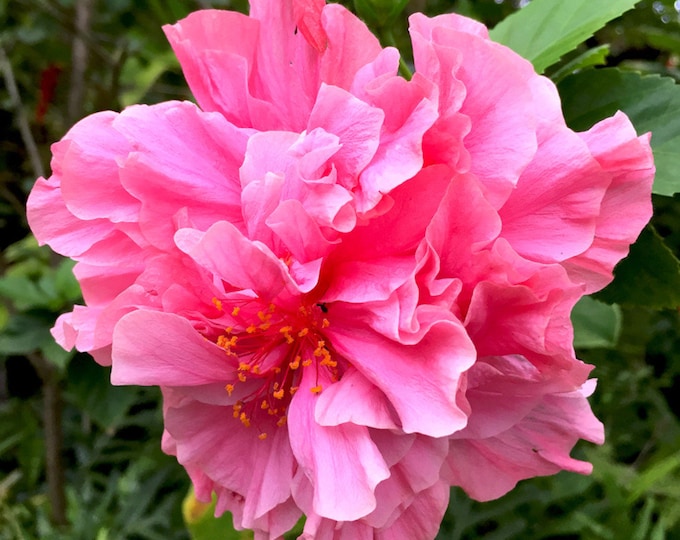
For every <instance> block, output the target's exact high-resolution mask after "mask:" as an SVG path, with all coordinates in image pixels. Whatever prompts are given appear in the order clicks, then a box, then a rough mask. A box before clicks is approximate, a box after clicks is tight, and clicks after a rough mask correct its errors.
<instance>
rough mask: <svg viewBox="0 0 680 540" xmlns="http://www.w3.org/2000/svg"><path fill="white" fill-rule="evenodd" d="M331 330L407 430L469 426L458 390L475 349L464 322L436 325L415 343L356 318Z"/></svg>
mask: <svg viewBox="0 0 680 540" xmlns="http://www.w3.org/2000/svg"><path fill="white" fill-rule="evenodd" d="M327 334H328V336H329V337H330V339H331V342H332V343H333V346H334V348H335V349H336V350H337V351H338V352H339V353H340V354H341V355H342V356H344V357H345V358H347V359H348V360H349V361H350V362H352V364H353V365H354V366H355V367H356V368H357V369H358V370H359V371H360V372H361V373H362V374H363V375H364V376H365V377H366V378H367V379H368V380H369V381H371V382H372V383H373V384H374V385H375V386H376V387H378V388H379V389H380V390H382V392H383V393H384V394H385V395H386V396H387V398H388V399H389V400H390V403H391V404H392V406H393V407H394V409H395V411H396V413H397V415H398V416H399V419H400V422H401V428H402V430H403V431H404V432H405V433H422V434H424V435H429V436H431V437H443V436H446V435H450V434H451V433H454V432H456V431H457V430H459V429H461V428H462V427H464V426H465V424H466V422H467V415H466V413H465V412H464V411H463V410H461V408H460V406H459V404H458V403H457V400H456V394H457V391H458V385H459V383H460V378H461V374H462V373H463V372H464V371H465V370H466V369H468V368H469V367H470V366H471V365H472V363H473V362H474V360H475V351H474V348H473V347H472V345H471V344H470V343H469V341H468V338H467V335H466V334H465V333H464V331H462V329H461V328H460V326H459V325H456V324H455V323H454V322H452V321H440V322H439V323H437V324H433V325H431V327H429V328H427V329H426V332H425V333H424V336H423V337H422V339H421V340H420V341H419V342H418V343H416V344H413V345H402V344H400V343H396V342H394V341H391V340H389V339H387V338H385V337H383V336H381V335H379V334H377V333H376V332H374V331H372V330H370V329H367V328H364V327H361V326H358V325H357V324H356V322H354V323H352V322H351V320H350V319H347V320H343V321H342V322H341V321H338V322H337V323H336V322H335V319H334V324H333V325H331V327H330V328H328V330H327Z"/></svg>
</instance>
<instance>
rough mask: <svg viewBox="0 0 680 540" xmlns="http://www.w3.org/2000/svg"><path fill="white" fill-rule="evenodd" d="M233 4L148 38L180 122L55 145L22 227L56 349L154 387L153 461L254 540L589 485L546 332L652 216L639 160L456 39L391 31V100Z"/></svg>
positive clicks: (509, 55) (361, 528)
mask: <svg viewBox="0 0 680 540" xmlns="http://www.w3.org/2000/svg"><path fill="white" fill-rule="evenodd" d="M251 4H252V6H251V14H250V16H249V17H247V16H245V15H241V14H237V13H231V12H226V11H201V12H197V13H194V14H192V15H190V16H189V17H187V18H186V19H184V20H182V21H180V22H179V23H177V24H176V25H173V26H168V27H166V29H165V30H166V34H167V36H168V38H169V40H170V42H171V44H172V46H173V48H174V50H175V52H176V54H177V56H178V58H179V60H180V62H181V64H182V67H183V69H184V72H185V75H186V78H187V81H188V82H189V85H190V87H191V89H192V91H193V93H194V95H195V97H196V99H197V102H198V106H196V105H194V104H192V103H188V102H168V103H162V104H159V105H154V106H150V107H147V106H135V107H130V108H128V109H125V110H124V111H122V112H121V113H113V112H103V113H98V114H95V115H92V116H90V117H88V118H86V119H84V120H82V121H81V122H79V123H78V124H76V125H75V126H74V127H73V128H72V129H71V130H70V131H69V133H67V135H66V136H65V137H64V138H63V139H62V140H61V141H60V142H58V143H56V144H55V145H54V147H53V153H54V158H53V161H52V170H53V174H52V176H51V177H50V178H48V179H42V178H41V179H39V180H38V182H37V183H36V185H35V187H34V189H33V191H32V193H31V196H30V199H29V204H28V215H29V221H30V224H31V227H32V229H33V231H34V232H35V234H36V236H37V237H38V239H39V241H40V242H41V243H47V244H49V245H50V246H52V247H53V249H55V250H56V251H58V252H59V253H62V254H63V255H66V256H68V257H72V258H74V259H75V260H77V261H78V263H77V265H76V267H75V273H76V277H77V278H78V280H79V282H80V284H81V286H82V290H83V296H84V300H85V306H75V307H74V310H73V312H71V313H67V314H64V315H62V316H61V317H60V319H59V320H58V321H57V324H56V326H55V328H54V335H55V337H56V339H57V340H58V341H59V343H60V344H62V345H63V346H64V347H66V348H70V347H73V346H75V347H76V348H77V349H78V350H81V351H88V352H90V353H91V354H92V355H93V356H94V357H95V359H97V361H99V362H100V363H102V364H105V365H109V364H110V365H111V366H112V375H111V377H112V382H113V383H114V384H137V385H158V386H160V387H161V388H162V389H163V395H164V417H165V428H166V429H165V434H164V438H163V449H164V450H165V451H166V452H168V453H170V454H173V455H175V456H177V459H178V461H179V462H180V463H181V464H182V465H183V466H184V467H185V468H186V470H187V472H188V474H189V475H190V476H191V478H192V481H193V483H194V486H195V488H196V492H197V496H198V497H199V498H201V499H204V500H209V499H210V497H211V495H212V493H213V492H215V493H217V496H218V506H217V512H218V513H221V512H223V511H225V510H229V511H231V512H232V513H233V515H234V523H235V525H236V526H237V527H238V528H250V529H253V530H255V532H256V537H257V538H278V537H280V536H281V535H282V534H283V533H284V532H286V531H287V530H289V529H290V528H291V527H293V526H294V525H295V523H296V522H297V521H298V519H299V518H300V516H301V515H302V514H304V515H305V516H306V517H307V519H306V523H305V529H304V533H303V538H318V539H333V540H341V539H369V538H379V539H390V538H394V539H397V538H408V539H416V540H418V539H423V540H427V539H431V538H433V537H434V536H435V535H436V533H437V530H438V526H439V522H440V520H441V517H442V515H443V513H444V511H445V509H446V506H447V502H448V493H449V487H450V486H451V485H457V486H461V487H462V488H463V489H465V490H466V491H467V492H468V493H469V494H470V496H472V497H474V498H476V499H479V500H488V499H492V498H495V497H499V496H501V495H502V494H504V493H506V492H507V491H508V490H510V489H512V487H513V486H514V485H515V484H516V483H517V482H518V481H519V480H521V479H524V478H529V477H533V476H537V475H546V474H552V473H555V472H557V471H559V470H563V469H566V470H571V471H576V472H580V473H587V472H589V470H590V465H589V464H588V463H584V462H581V461H578V460H575V459H573V458H571V457H570V455H569V453H570V451H571V449H572V447H573V446H574V444H575V443H576V442H577V441H578V440H579V439H586V440H589V441H592V442H596V443H599V442H601V441H602V438H603V430H602V426H601V424H600V423H599V421H597V419H596V418H595V417H594V416H593V414H592V412H591V411H590V407H589V405H588V403H587V399H586V398H587V396H588V395H589V394H590V393H591V392H592V391H593V389H594V383H593V381H589V380H588V374H589V372H590V369H591V368H590V367H589V366H587V365H585V364H583V363H582V362H580V361H578V360H577V359H576V358H575V356H574V351H573V347H572V338H573V336H572V328H571V323H570V321H569V314H570V311H571V309H572V307H573V305H574V304H575V302H576V301H577V300H578V299H579V298H580V297H581V296H583V295H584V294H587V293H590V292H593V291H595V290H598V289H600V288H602V287H603V286H604V285H606V284H607V283H608V282H609V281H610V280H611V279H612V269H613V267H614V265H615V264H616V263H617V262H618V261H619V260H620V259H621V258H622V257H623V256H625V254H626V253H627V250H628V246H629V245H630V244H631V243H632V242H633V241H634V240H635V238H636V237H637V235H638V233H639V232H640V230H641V228H642V227H643V226H644V224H645V223H646V221H647V220H648V219H649V217H650V215H651V203H650V190H651V182H652V177H653V173H654V168H653V163H652V156H651V151H650V148H649V144H648V143H649V137H648V136H642V137H638V136H637V135H636V134H635V131H634V129H633V127H632V126H631V124H630V122H629V121H628V119H627V118H626V117H625V115H623V114H621V113H619V114H617V115H615V116H614V117H613V118H610V119H608V120H606V121H604V122H601V123H600V124H597V125H596V126H594V127H593V128H592V129H591V130H590V131H588V132H586V133H581V134H577V133H574V132H573V131H571V130H570V129H569V128H567V126H566V125H565V123H564V119H563V118H562V115H561V112H560V102H559V97H558V96H557V93H556V91H555V88H554V87H553V86H552V84H551V83H550V82H549V81H548V80H547V79H545V78H542V77H539V76H538V75H536V74H535V73H534V71H533V70H532V68H531V65H530V64H529V63H528V62H526V61H525V60H523V59H521V58H520V57H518V56H517V55H516V54H514V53H513V52H512V51H510V50H508V49H507V48H505V47H502V46H500V45H498V44H495V43H493V42H491V41H489V39H488V34H487V31H486V28H485V27H484V26H482V25H480V24H478V23H476V22H474V21H471V20H468V19H466V18H463V17H460V16H456V15H445V16H441V17H436V18H433V19H428V18H427V17H425V16H422V15H414V16H413V17H412V18H411V35H412V39H413V47H414V55H415V62H416V73H415V75H414V77H413V79H412V80H411V81H406V80H404V79H402V78H400V77H399V76H397V67H398V60H399V56H398V52H397V51H396V50H395V49H392V48H386V49H382V48H381V47H380V46H379V44H378V42H377V40H376V39H375V37H374V36H372V35H371V33H370V32H369V31H368V29H367V28H366V27H365V26H364V25H363V23H361V22H360V21H359V20H357V19H356V18H355V17H354V16H353V15H351V14H350V13H349V12H348V11H346V10H345V9H344V8H342V7H341V6H339V5H337V4H331V5H327V6H324V5H323V3H320V2H314V3H309V4H307V8H308V9H300V5H302V4H299V3H297V4H296V6H293V4H292V3H291V2H290V1H289V0H288V1H281V2H271V1H270V0H253V1H252V2H251ZM296 27H297V28H299V30H300V32H299V33H298V32H296ZM265 32H266V33H265Z"/></svg>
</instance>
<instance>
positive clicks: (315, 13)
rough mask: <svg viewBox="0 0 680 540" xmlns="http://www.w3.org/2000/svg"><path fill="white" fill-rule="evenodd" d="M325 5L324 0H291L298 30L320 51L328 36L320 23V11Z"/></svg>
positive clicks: (324, 46) (325, 44)
mask: <svg viewBox="0 0 680 540" xmlns="http://www.w3.org/2000/svg"><path fill="white" fill-rule="evenodd" d="M325 5H326V1H325V0H293V16H294V18H295V23H296V25H297V27H298V30H300V32H301V33H302V35H303V36H305V39H306V40H307V43H309V44H310V45H311V46H312V47H314V48H315V49H316V50H317V51H319V52H320V53H322V52H323V51H324V49H325V48H326V46H327V44H328V36H327V35H326V31H325V30H324V29H323V27H322V25H321V12H322V11H323V8H324V6H325Z"/></svg>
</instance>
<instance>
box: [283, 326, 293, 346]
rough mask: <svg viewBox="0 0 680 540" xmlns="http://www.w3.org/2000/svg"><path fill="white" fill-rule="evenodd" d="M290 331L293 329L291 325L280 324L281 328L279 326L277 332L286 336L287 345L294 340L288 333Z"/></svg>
mask: <svg viewBox="0 0 680 540" xmlns="http://www.w3.org/2000/svg"><path fill="white" fill-rule="evenodd" d="M292 331H293V327H292V326H282V327H281V328H279V332H280V333H281V334H283V337H284V338H286V343H288V345H290V344H291V343H293V342H294V341H295V338H294V337H293V336H291V335H290V333H291V332H292Z"/></svg>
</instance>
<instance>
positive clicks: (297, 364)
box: [288, 355, 302, 370]
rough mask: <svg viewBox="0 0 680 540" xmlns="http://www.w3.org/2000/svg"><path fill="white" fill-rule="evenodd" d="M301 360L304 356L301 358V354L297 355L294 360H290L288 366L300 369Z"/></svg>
mask: <svg viewBox="0 0 680 540" xmlns="http://www.w3.org/2000/svg"><path fill="white" fill-rule="evenodd" d="M301 360H302V358H300V355H297V356H296V357H295V359H294V360H293V361H292V362H288V367H289V368H290V369H292V370H296V369H298V368H299V367H300V361H301Z"/></svg>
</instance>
